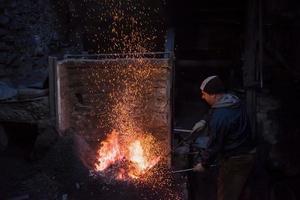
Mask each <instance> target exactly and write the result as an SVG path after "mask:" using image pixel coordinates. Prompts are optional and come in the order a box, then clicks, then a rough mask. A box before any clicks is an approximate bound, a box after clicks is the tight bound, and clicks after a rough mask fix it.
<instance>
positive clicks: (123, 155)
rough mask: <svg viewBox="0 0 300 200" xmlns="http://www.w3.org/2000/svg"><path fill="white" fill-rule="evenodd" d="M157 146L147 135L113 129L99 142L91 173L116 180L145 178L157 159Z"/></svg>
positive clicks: (150, 136)
mask: <svg viewBox="0 0 300 200" xmlns="http://www.w3.org/2000/svg"><path fill="white" fill-rule="evenodd" d="M157 145H158V144H157V141H156V140H155V138H154V137H153V136H152V135H150V134H132V133H127V134H120V133H118V132H117V131H115V130H113V131H112V133H110V134H109V135H108V136H107V138H106V139H105V140H104V141H102V142H101V146H100V149H99V150H98V155H97V161H96V163H95V171H97V172H99V173H101V174H102V175H105V176H109V177H111V178H113V179H117V180H132V179H147V178H148V176H151V174H152V173H151V172H150V169H151V168H153V167H154V166H155V165H156V164H157V163H158V162H159V160H160V157H159V156H158V152H159V150H158V149H159V148H158V147H157Z"/></svg>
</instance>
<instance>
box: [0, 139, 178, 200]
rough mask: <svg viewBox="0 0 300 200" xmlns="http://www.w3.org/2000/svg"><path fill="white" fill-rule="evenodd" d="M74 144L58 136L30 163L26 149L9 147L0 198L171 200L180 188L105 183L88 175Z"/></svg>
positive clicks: (3, 155)
mask: <svg viewBox="0 0 300 200" xmlns="http://www.w3.org/2000/svg"><path fill="white" fill-rule="evenodd" d="M75 143H76V142H74V137H60V138H58V140H57V141H56V142H55V143H54V144H53V146H52V147H51V148H50V149H49V150H48V151H47V152H46V154H45V155H43V157H42V158H39V159H34V160H33V158H32V152H31V149H30V148H31V147H30V146H28V145H27V146H26V145H25V146H24V145H20V144H17V143H15V144H11V145H9V146H8V148H7V149H6V150H5V151H4V152H2V153H1V154H0V163H1V165H0V173H1V175H0V177H1V179H0V199H1V200H2V199H15V200H16V199H19V200H20V199H38V200H41V199H63V200H66V199H74V200H77V199H115V200H118V199H120V200H121V199H124V198H126V199H136V200H138V199H145V200H147V199H164V200H165V199H175V198H174V195H175V193H178V191H179V190H178V187H182V186H181V184H178V183H177V186H174V185H172V184H169V185H168V186H166V185H163V184H162V187H159V184H158V185H156V186H155V187H153V185H151V184H150V185H139V184H133V183H128V182H107V181H105V180H102V179H101V178H99V177H94V176H91V175H90V170H89V169H88V168H86V167H85V166H84V165H83V164H82V162H81V160H80V159H79V157H78V156H77V155H78V154H77V153H76V152H77V151H75V150H74V147H75ZM171 182H172V181H169V183H171ZM173 183H175V182H173ZM175 185H176V184H175ZM175 187H177V189H175ZM173 189H174V190H173ZM176 190H177V191H176ZM173 191H174V193H173ZM175 191H176V192H175Z"/></svg>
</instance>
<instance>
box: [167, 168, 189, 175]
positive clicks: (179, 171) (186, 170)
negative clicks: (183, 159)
mask: <svg viewBox="0 0 300 200" xmlns="http://www.w3.org/2000/svg"><path fill="white" fill-rule="evenodd" d="M193 169H194V168H189V169H181V170H176V171H172V174H175V173H182V172H189V171H193Z"/></svg>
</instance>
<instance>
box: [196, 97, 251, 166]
mask: <svg viewBox="0 0 300 200" xmlns="http://www.w3.org/2000/svg"><path fill="white" fill-rule="evenodd" d="M208 121H209V123H208V134H209V142H208V146H207V149H206V150H204V151H203V152H201V161H202V164H203V166H208V165H210V164H211V163H212V162H213V161H215V160H216V159H217V158H226V157H230V156H236V155H241V154H247V153H249V152H250V151H251V150H252V149H253V148H254V142H253V140H252V133H251V127H250V123H249V119H248V117H247V113H246V109H245V106H244V105H243V104H242V103H241V101H240V99H239V98H238V97H236V96H234V95H231V94H224V95H223V97H222V98H221V99H220V100H219V101H218V102H216V103H215V104H214V105H213V106H212V108H211V110H210V114H209V117H208Z"/></svg>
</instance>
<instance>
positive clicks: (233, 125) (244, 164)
mask: <svg viewBox="0 0 300 200" xmlns="http://www.w3.org/2000/svg"><path fill="white" fill-rule="evenodd" d="M200 89H201V92H202V98H203V99H204V100H205V101H206V102H207V103H208V104H209V105H210V106H211V109H210V112H209V115H208V119H207V123H205V122H204V121H200V122H198V123H196V124H195V126H194V128H193V130H194V131H197V129H203V125H206V124H207V126H208V134H209V142H208V147H207V149H205V150H204V151H202V152H201V153H200V158H201V161H200V162H199V163H198V164H196V166H195V167H194V171H204V170H205V169H206V168H208V167H209V166H210V165H211V164H212V163H213V162H214V161H216V160H217V161H218V163H219V174H218V200H238V199H240V196H241V193H242V191H243V189H244V187H245V184H246V181H247V179H248V176H249V174H250V172H251V170H252V168H253V165H254V153H255V146H254V142H253V140H252V134H251V127H250V123H249V120H248V117H247V114H246V110H245V108H244V106H243V104H242V102H241V101H240V99H239V98H238V97H237V96H234V95H232V94H228V93H225V88H224V86H223V83H222V81H221V80H220V79H219V77H218V76H210V77H208V78H206V79H205V80H204V81H203V82H202V84H201V87H200Z"/></svg>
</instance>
